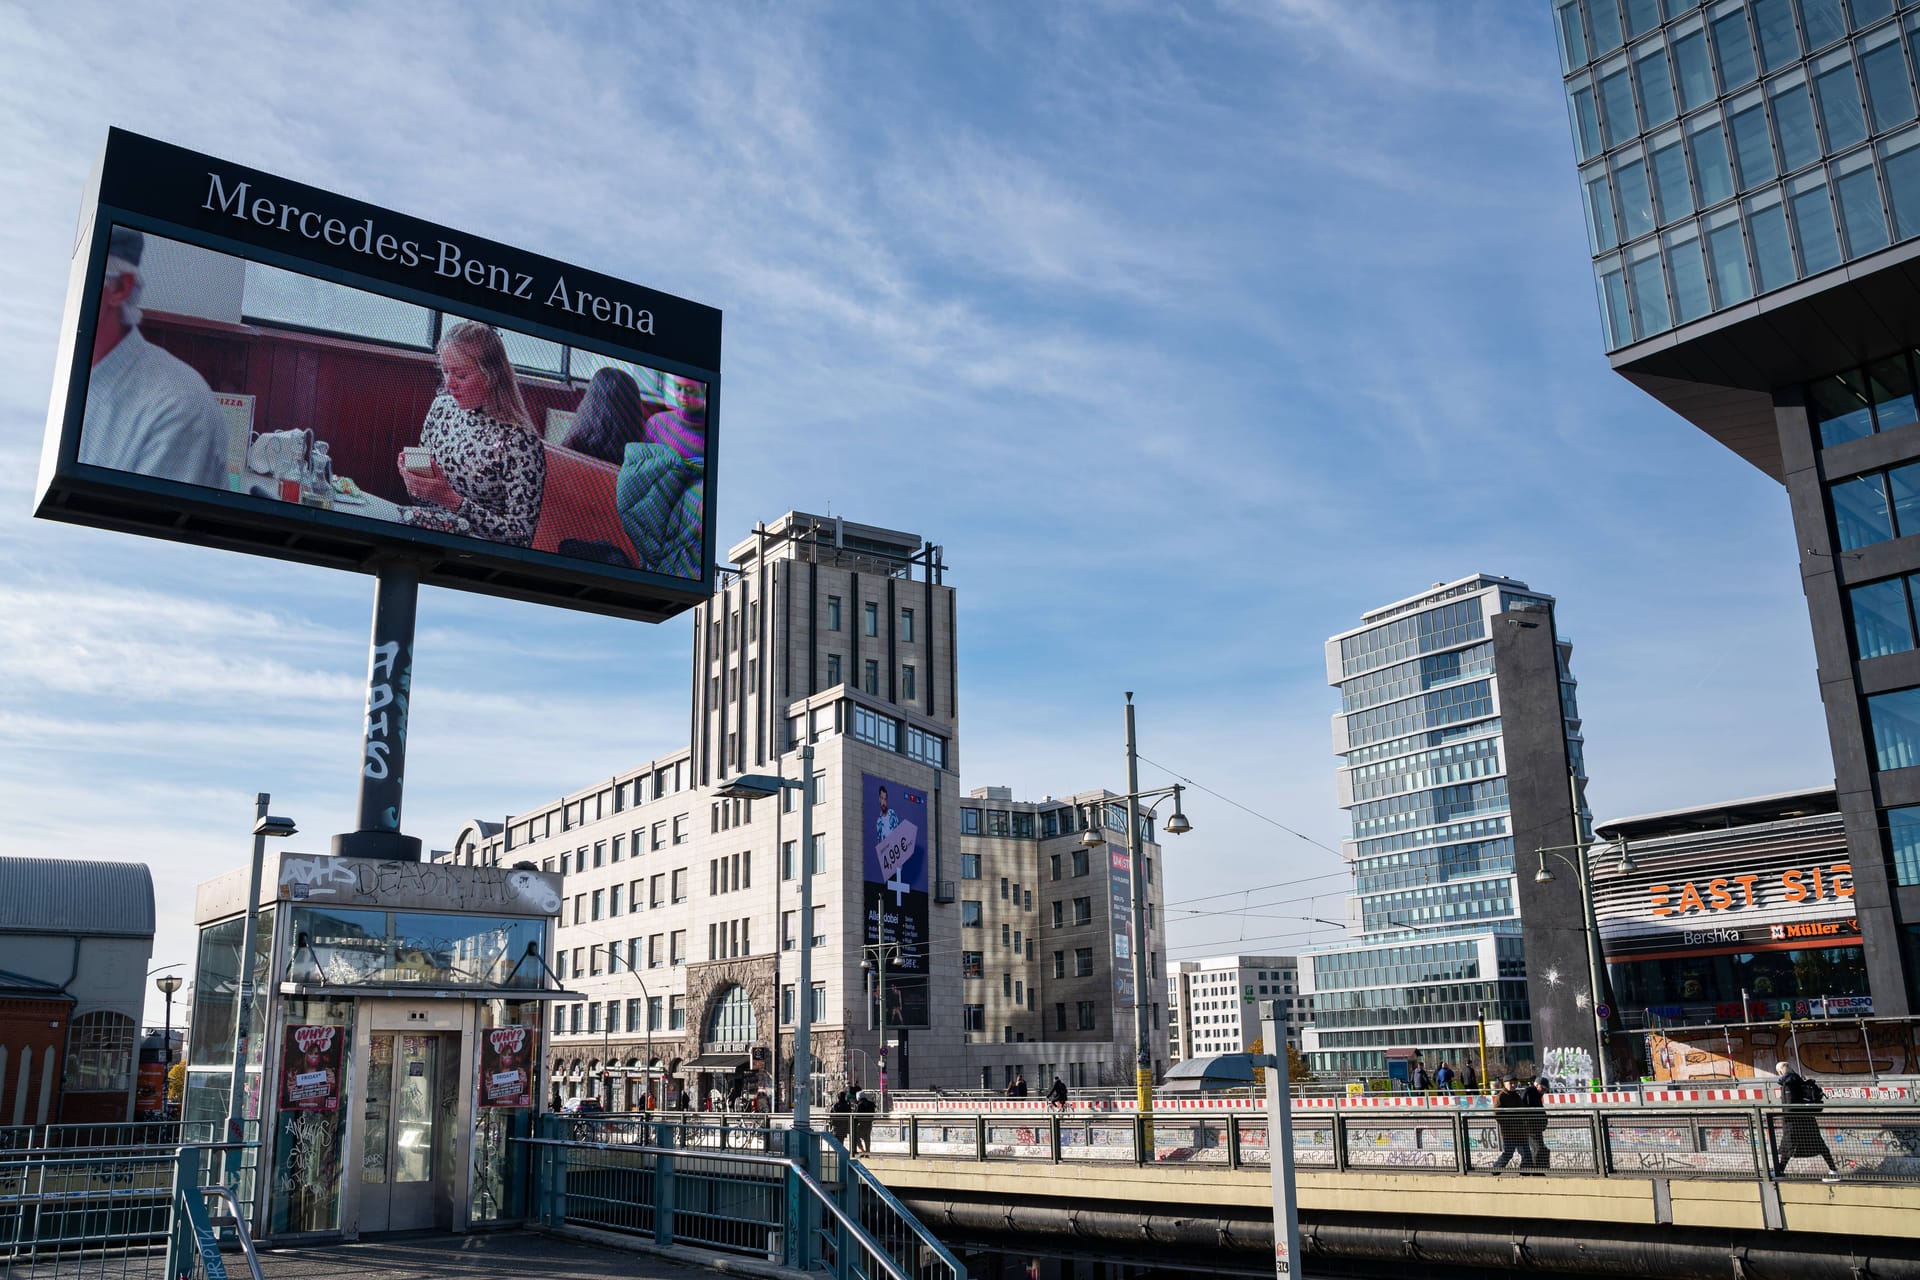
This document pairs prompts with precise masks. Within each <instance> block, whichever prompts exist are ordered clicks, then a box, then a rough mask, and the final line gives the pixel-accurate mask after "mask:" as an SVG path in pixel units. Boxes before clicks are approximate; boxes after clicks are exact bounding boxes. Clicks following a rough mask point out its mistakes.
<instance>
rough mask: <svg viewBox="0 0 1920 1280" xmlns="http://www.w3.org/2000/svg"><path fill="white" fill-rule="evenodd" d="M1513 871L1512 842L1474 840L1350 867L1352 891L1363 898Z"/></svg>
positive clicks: (1390, 855) (1383, 856)
mask: <svg viewBox="0 0 1920 1280" xmlns="http://www.w3.org/2000/svg"><path fill="white" fill-rule="evenodd" d="M1512 870H1513V840H1512V839H1511V838H1508V837H1502V838H1500V839H1497V840H1476V841H1472V842H1470V843H1466V844H1450V845H1444V846H1442V847H1440V848H1438V849H1426V850H1418V851H1411V852H1401V853H1388V854H1380V855H1378V856H1376V857H1371V858H1363V859H1361V860H1360V861H1358V862H1356V863H1355V864H1354V868H1353V891H1354V893H1356V894H1360V895H1366V894H1375V893H1385V892H1387V891H1388V890H1390V889H1407V888H1412V887H1414V886H1416V885H1429V884H1445V883H1446V882H1448V881H1450V880H1464V879H1470V878H1472V877H1475V876H1485V875H1497V874H1500V873H1503V872H1511V871H1512Z"/></svg>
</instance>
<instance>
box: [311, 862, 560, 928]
mask: <svg viewBox="0 0 1920 1280" xmlns="http://www.w3.org/2000/svg"><path fill="white" fill-rule="evenodd" d="M280 896H281V897H283V898H291V899H294V900H296V901H303V902H304V901H313V900H321V901H332V902H335V903H339V904H341V905H355V906H378V907H383V908H385V909H387V910H406V909H408V908H419V909H423V910H429V911H433V910H439V911H467V910H488V911H498V912H504V913H506V914H509V915H552V914H554V913H555V912H557V911H558V910H560V877H559V876H558V875H557V874H555V873H554V872H550V871H535V870H532V869H531V868H527V867H515V868H511V869H509V868H506V867H469V866H465V865H463V864H460V863H447V864H440V863H433V862H379V861H375V860H374V859H371V858H333V857H328V856H326V855H324V854H298V853H290V854H283V855H281V858H280Z"/></svg>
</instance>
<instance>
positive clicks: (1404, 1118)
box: [871, 1106, 1920, 1184]
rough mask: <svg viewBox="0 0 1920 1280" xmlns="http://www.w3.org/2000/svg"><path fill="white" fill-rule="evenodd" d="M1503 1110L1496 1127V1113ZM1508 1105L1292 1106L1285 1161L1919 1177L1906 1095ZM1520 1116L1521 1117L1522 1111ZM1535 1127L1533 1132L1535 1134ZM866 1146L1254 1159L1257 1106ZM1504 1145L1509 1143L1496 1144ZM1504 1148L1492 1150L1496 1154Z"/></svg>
mask: <svg viewBox="0 0 1920 1280" xmlns="http://www.w3.org/2000/svg"><path fill="white" fill-rule="evenodd" d="M1503 1115H1504V1116H1507V1117H1509V1119H1508V1121H1507V1123H1508V1126H1509V1128H1508V1131H1507V1134H1506V1135H1505V1136H1504V1137H1503V1134H1502V1131H1501V1127H1500V1117H1501V1116H1503ZM1512 1115H1513V1113H1512V1112H1511V1111H1503V1112H1496V1111H1493V1110H1491V1109H1478V1110H1472V1111H1465V1110H1462V1111H1329V1112H1323V1113H1308V1114H1300V1113H1296V1114H1295V1116H1294V1117H1293V1146H1294V1152H1293V1156H1294V1165H1295V1167H1296V1168H1300V1169H1303V1170H1304V1169H1320V1170H1329V1171H1342V1172H1344V1171H1346V1170H1349V1169H1354V1170H1360V1169H1367V1170H1388V1169H1391V1170H1396V1171H1406V1172H1433V1173H1492V1172H1495V1171H1499V1170H1501V1167H1502V1165H1503V1164H1504V1168H1505V1171H1510V1172H1515V1173H1521V1172H1524V1173H1541V1172H1553V1173H1565V1174H1579V1175H1585V1176H1588V1177H1613V1176H1636V1175H1637V1176H1647V1175H1649V1174H1657V1175H1659V1176H1663V1177H1665V1176H1676V1175H1677V1176H1685V1177H1701V1178H1740V1179H1754V1178H1759V1177H1765V1176H1767V1175H1768V1174H1769V1173H1770V1172H1771V1170H1772V1167H1773V1165H1774V1163H1775V1162H1776V1160H1777V1159H1778V1158H1779V1157H1780V1156H1781V1155H1782V1154H1783V1153H1784V1154H1786V1155H1787V1157H1788V1159H1787V1161H1786V1173H1787V1175H1788V1176H1804V1175H1809V1174H1824V1173H1826V1172H1827V1169H1826V1163H1825V1161H1824V1159H1823V1158H1822V1157H1821V1155H1820V1147H1821V1146H1824V1147H1825V1149H1826V1150H1827V1151H1828V1152H1829V1153H1830V1154H1831V1155H1832V1157H1833V1160H1834V1165H1835V1167H1836V1168H1837V1170H1838V1172H1839V1174H1840V1176H1842V1177H1844V1178H1846V1179H1847V1180H1848V1181H1855V1180H1857V1181H1862V1182H1885V1183H1897V1184H1913V1183H1920V1107H1915V1106H1900V1107H1889V1106H1875V1107H1855V1108H1841V1107H1833V1106H1827V1107H1824V1108H1806V1107H1779V1106H1767V1107H1761V1106H1748V1107H1698V1108H1678V1107H1672V1106H1666V1107H1659V1108H1620V1107H1554V1108H1542V1109H1523V1110H1522V1112H1521V1115H1522V1116H1523V1117H1525V1119H1524V1120H1522V1121H1519V1122H1516V1121H1514V1120H1513V1119H1511V1117H1512ZM1529 1121H1530V1122H1531V1123H1528V1122H1529ZM1536 1139H1537V1141H1536ZM871 1143H872V1149H873V1152H874V1154H875V1155H877V1156H906V1157H910V1158H915V1159H950V1160H951V1159H957V1160H973V1161H986V1162H991V1161H1033V1162H1045V1163H1053V1164H1112V1163H1119V1164H1136V1165H1153V1166H1155V1167H1160V1168H1167V1167H1179V1166H1199V1167H1226V1168H1234V1169H1240V1168H1246V1169H1262V1170H1264V1169H1265V1168H1267V1166H1268V1164H1269V1161H1270V1158H1271V1152H1270V1150H1269V1148H1268V1145H1267V1121H1266V1118H1265V1117H1264V1116H1255V1115H1250V1114H1245V1113H1237V1112H1228V1113H1209V1114H1186V1115H1179V1114H1176V1115H1172V1116H1157V1117H1155V1119H1154V1121H1153V1124H1152V1141H1151V1148H1150V1149H1149V1144H1148V1142H1147V1126H1146V1125H1145V1124H1143V1123H1142V1122H1141V1121H1140V1120H1139V1119H1138V1118H1137V1117H1134V1116H1106V1117H1102V1116H1085V1115H1076V1114H1071V1113H1070V1114H1066V1115H1059V1114H1054V1115H1046V1116H1006V1115H996V1114H992V1113H985V1114H973V1115H966V1114H955V1113H950V1112H949V1113H941V1114H932V1115H920V1114H906V1115H890V1116H882V1117H878V1118H876V1120H875V1121H874V1124H873V1132H872V1139H871ZM1509 1152H1511V1154H1508V1153H1509ZM1503 1155H1505V1156H1506V1159H1505V1160H1504V1161H1503V1160H1502V1156H1503Z"/></svg>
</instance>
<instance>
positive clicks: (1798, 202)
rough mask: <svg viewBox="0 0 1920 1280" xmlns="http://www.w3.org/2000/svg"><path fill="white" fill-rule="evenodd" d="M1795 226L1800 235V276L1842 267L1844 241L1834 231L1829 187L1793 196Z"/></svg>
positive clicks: (1816, 188)
mask: <svg viewBox="0 0 1920 1280" xmlns="http://www.w3.org/2000/svg"><path fill="white" fill-rule="evenodd" d="M1793 225H1794V230H1796V231H1797V232H1798V233H1799V235H1800V273H1801V274H1802V275H1809V276H1811V275H1818V274H1819V273H1820V272H1822V271H1830V270H1832V269H1833V268H1834V267H1837V266H1839V265H1840V238H1839V237H1838V236H1837V235H1835V234H1834V231H1833V204H1832V202H1831V201H1829V200H1828V199H1827V189H1826V188H1825V187H1815V188H1814V189H1813V190H1811V191H1802V192H1801V193H1800V194H1799V195H1797V196H1795V197H1793Z"/></svg>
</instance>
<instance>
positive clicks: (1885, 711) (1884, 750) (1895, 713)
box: [1867, 689, 1920, 769]
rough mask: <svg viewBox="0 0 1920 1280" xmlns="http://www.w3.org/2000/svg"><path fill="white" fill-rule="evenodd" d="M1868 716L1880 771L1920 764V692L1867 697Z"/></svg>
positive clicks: (1876, 761) (1907, 690)
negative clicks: (1871, 723)
mask: <svg viewBox="0 0 1920 1280" xmlns="http://www.w3.org/2000/svg"><path fill="white" fill-rule="evenodd" d="M1867 717H1868V718H1869V719H1870V720H1872V721H1873V752H1874V758H1875V763H1876V764H1878V765H1879V766H1880V768H1882V769H1907V768H1911V767H1913V766H1914V765H1920V689H1901V690H1899V691H1897V692H1895V693H1882V694H1878V695H1876V696H1875V697H1871V698H1868V699H1867Z"/></svg>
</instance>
